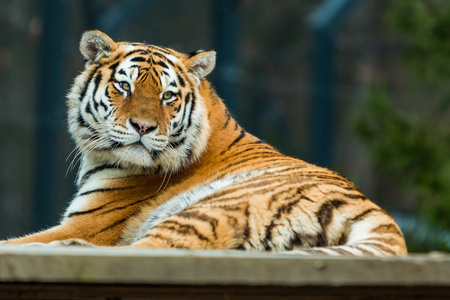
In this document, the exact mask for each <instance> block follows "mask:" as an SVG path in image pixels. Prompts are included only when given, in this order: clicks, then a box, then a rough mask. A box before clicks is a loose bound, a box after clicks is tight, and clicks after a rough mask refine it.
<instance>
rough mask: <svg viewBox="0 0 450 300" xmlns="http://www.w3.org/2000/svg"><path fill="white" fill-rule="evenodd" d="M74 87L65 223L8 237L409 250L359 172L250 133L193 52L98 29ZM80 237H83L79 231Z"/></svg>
mask: <svg viewBox="0 0 450 300" xmlns="http://www.w3.org/2000/svg"><path fill="white" fill-rule="evenodd" d="M80 51H81V54H82V55H83V57H84V58H85V59H86V66H85V70H84V71H83V72H82V73H81V74H80V75H79V76H78V77H77V78H76V79H75V82H74V84H73V86H72V89H71V91H70V92H69V94H68V96H67V99H68V100H67V108H68V121H69V122H68V123H69V132H70V134H71V136H72V138H73V139H74V141H75V143H76V146H77V148H78V149H79V152H80V155H81V166H80V170H79V173H78V178H77V185H78V191H77V193H76V195H75V196H74V199H73V200H72V202H71V204H70V205H69V207H68V209H67V210H66V212H65V214H64V217H63V219H62V220H61V223H60V224H59V225H58V226H56V227H54V228H50V229H48V230H45V231H42V232H38V233H35V234H33V235H29V236H25V237H23V238H18V239H12V240H8V241H7V243H50V242H53V243H52V244H54V243H55V241H63V240H67V239H74V240H71V242H67V241H64V242H61V243H63V244H73V243H76V241H80V240H79V239H82V240H84V241H86V242H89V243H92V244H95V245H119V246H120V245H127V246H130V245H131V246H134V247H153V248H188V249H241V250H248V251H277V252H286V253H292V254H297V255H306V254H312V253H321V254H329V255H340V254H349V255H364V254H370V255H402V254H406V246H405V242H404V239H403V235H402V233H401V231H400V229H399V228H398V226H397V224H396V223H395V221H394V220H393V218H392V217H391V216H390V215H389V214H387V213H386V212H385V211H384V210H382V209H381V208H379V207H378V206H377V205H375V204H374V203H373V202H371V201H369V200H368V199H367V198H366V197H365V196H364V195H363V194H362V193H361V192H360V191H359V190H358V189H357V188H356V187H355V186H354V185H353V184H352V183H351V182H350V181H348V180H347V179H346V178H344V177H342V176H340V175H339V174H337V173H334V172H332V171H330V170H327V169H324V168H320V167H317V166H314V165H311V164H308V163H306V162H304V161H301V160H298V159H295V158H292V157H288V156H285V155H283V154H281V153H280V152H278V151H277V150H275V149H274V148H273V147H271V146H270V145H268V144H266V143H265V142H263V141H261V140H260V139H258V138H256V137H254V136H253V135H251V134H249V133H247V132H246V131H245V130H244V129H242V128H241V127H240V126H239V124H237V122H236V121H235V120H234V119H233V118H232V117H231V115H230V113H229V112H228V110H227V109H226V107H225V105H224V103H223V101H222V100H221V99H220V98H219V97H218V96H217V94H216V93H215V91H214V90H213V89H212V88H211V86H210V84H209V83H208V81H206V79H205V78H204V77H205V76H207V75H208V74H209V73H210V72H211V71H212V70H213V68H214V65H215V52H214V51H198V52H195V53H191V54H182V53H179V52H176V51H174V50H172V49H168V48H163V47H157V46H151V45H146V44H140V43H126V42H117V43H116V42H114V41H113V40H112V39H111V38H110V37H108V36H107V35H106V34H104V33H102V32H100V31H87V32H85V33H84V34H83V37H82V39H81V42H80ZM77 239H78V240H77Z"/></svg>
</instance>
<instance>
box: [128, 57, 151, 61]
mask: <svg viewBox="0 0 450 300" xmlns="http://www.w3.org/2000/svg"><path fill="white" fill-rule="evenodd" d="M130 61H147V58H145V57H141V56H136V57H133V58H132V59H130Z"/></svg>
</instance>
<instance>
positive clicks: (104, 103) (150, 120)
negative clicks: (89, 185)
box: [67, 30, 216, 172]
mask: <svg viewBox="0 0 450 300" xmlns="http://www.w3.org/2000/svg"><path fill="white" fill-rule="evenodd" d="M80 51H81V54H82V55H83V57H84V58H85V59H86V66H85V70H84V71H83V72H82V73H81V74H80V75H79V76H78V77H77V78H76V79H75V82H74V84H73V86H72V88H71V90H70V92H69V94H68V96H67V99H68V100H67V106H68V124H69V132H70V134H71V136H72V138H73V139H74V140H75V143H76V145H77V147H78V148H79V149H80V151H81V152H82V153H83V154H84V155H85V156H87V155H89V157H93V158H94V159H95V160H98V161H101V162H104V163H108V164H118V165H121V166H130V167H131V166H134V167H143V168H148V169H152V170H155V172H156V171H158V172H169V171H175V170H178V169H180V168H182V167H183V166H186V165H187V164H189V163H190V162H192V161H194V160H196V159H197V158H198V157H199V156H200V154H201V153H202V151H203V150H204V149H205V147H206V142H207V139H208V136H209V124H208V121H207V118H206V117H205V114H206V106H205V99H203V98H202V96H201V95H200V92H199V89H200V86H201V84H203V82H204V79H203V78H204V77H205V76H206V75H208V74H209V73H210V72H211V71H212V70H213V68H214V65H215V55H216V54H215V52H214V51H197V52H195V53H192V54H183V53H179V52H176V51H174V50H172V49H168V48H162V47H157V46H152V45H146V44H140V43H126V42H117V43H116V42H114V41H113V40H112V39H111V38H110V37H109V36H107V35H106V34H104V33H102V32H100V31H97V30H94V31H87V32H85V33H84V34H83V36H82V38H81V41H80Z"/></svg>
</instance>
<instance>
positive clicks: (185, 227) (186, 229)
mask: <svg viewBox="0 0 450 300" xmlns="http://www.w3.org/2000/svg"><path fill="white" fill-rule="evenodd" d="M170 224H172V226H171V225H170ZM175 226H177V227H178V228H176V227H175ZM158 227H161V228H164V229H169V230H172V231H175V232H176V233H178V234H181V235H186V234H191V235H192V234H194V235H195V236H196V237H197V238H198V239H199V240H202V241H205V242H208V243H211V241H210V240H209V239H208V238H207V237H206V236H204V235H203V234H201V233H200V232H198V230H197V229H196V228H195V227H194V226H192V225H190V224H180V223H178V222H176V221H172V220H166V221H163V222H162V223H160V224H159V225H158Z"/></svg>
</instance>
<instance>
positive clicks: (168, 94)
mask: <svg viewBox="0 0 450 300" xmlns="http://www.w3.org/2000/svg"><path fill="white" fill-rule="evenodd" d="M172 97H173V93H172V92H165V93H164V94H163V96H162V99H163V100H169V99H170V98H172Z"/></svg>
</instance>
